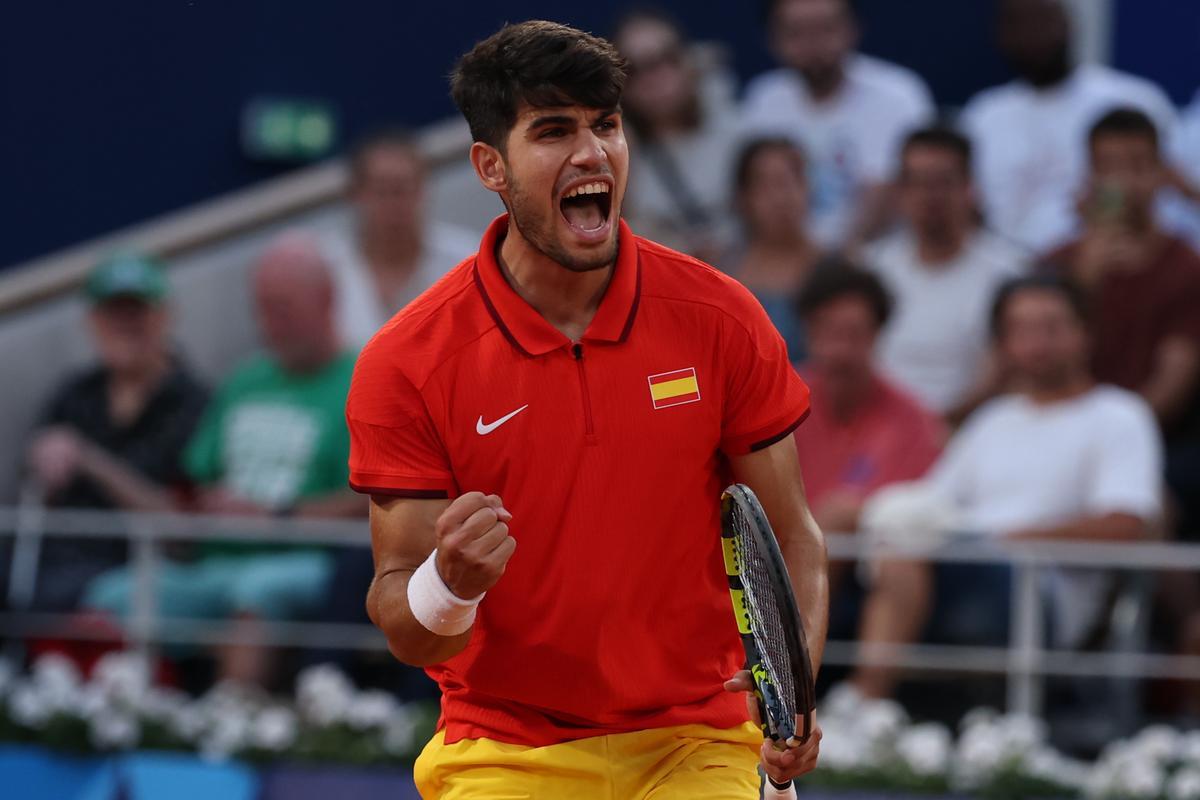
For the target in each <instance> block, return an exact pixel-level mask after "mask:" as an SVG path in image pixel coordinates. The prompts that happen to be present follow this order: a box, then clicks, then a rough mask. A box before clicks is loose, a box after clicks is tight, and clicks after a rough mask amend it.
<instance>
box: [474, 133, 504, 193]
mask: <svg viewBox="0 0 1200 800" xmlns="http://www.w3.org/2000/svg"><path fill="white" fill-rule="evenodd" d="M471 166H472V167H474V168H475V174H476V175H477V176H479V182H480V183H482V184H483V188H485V189H487V190H489V191H492V192H497V193H499V192H506V191H508V166H507V165H506V164H505V163H504V156H503V155H501V154H500V151H499V150H497V149H496V148H495V147H492V146H491V145H490V144H487V143H485V142H475V143H474V144H472V145H471Z"/></svg>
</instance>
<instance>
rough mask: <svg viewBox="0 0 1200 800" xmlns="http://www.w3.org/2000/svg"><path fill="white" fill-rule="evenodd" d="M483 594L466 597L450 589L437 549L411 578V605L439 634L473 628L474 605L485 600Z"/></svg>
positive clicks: (418, 620)
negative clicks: (438, 566)
mask: <svg viewBox="0 0 1200 800" xmlns="http://www.w3.org/2000/svg"><path fill="white" fill-rule="evenodd" d="M483 594H487V592H484V593H483ZM483 594H481V595H479V596H478V597H475V598H472V599H471V600H463V599H462V598H461V597H459V596H458V595H456V594H455V593H454V592H452V591H450V587H449V586H447V585H446V582H445V581H443V580H442V576H441V575H439V574H438V571H437V550H436V549H435V550H434V551H433V552H432V553H430V554H429V558H427V559H425V561H424V562H423V563H422V564H421V566H419V567H417V571H416V572H414V573H413V574H412V577H411V578H409V579H408V607H409V608H410V609H411V610H412V615H413V616H414V617H416V618H417V622H419V623H421V624H422V625H423V626H425V628H426V629H427V630H429V631H430V632H431V633H436V634H437V635H438V636H457V635H458V634H460V633H462V632H463V631H465V630H467V629H468V628H470V627H471V625H472V624H474V622H475V608H476V606H478V605H479V601H480V600H482V599H483Z"/></svg>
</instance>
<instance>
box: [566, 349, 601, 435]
mask: <svg viewBox="0 0 1200 800" xmlns="http://www.w3.org/2000/svg"><path fill="white" fill-rule="evenodd" d="M571 354H572V355H574V356H575V366H576V367H578V368H579V393H580V394H581V395H583V431H584V433H586V434H587V435H588V436H595V435H596V429H595V427H594V426H593V424H592V396H591V394H590V393H589V392H588V382H587V370H585V369H584V368H583V345H581V344H573V345H571Z"/></svg>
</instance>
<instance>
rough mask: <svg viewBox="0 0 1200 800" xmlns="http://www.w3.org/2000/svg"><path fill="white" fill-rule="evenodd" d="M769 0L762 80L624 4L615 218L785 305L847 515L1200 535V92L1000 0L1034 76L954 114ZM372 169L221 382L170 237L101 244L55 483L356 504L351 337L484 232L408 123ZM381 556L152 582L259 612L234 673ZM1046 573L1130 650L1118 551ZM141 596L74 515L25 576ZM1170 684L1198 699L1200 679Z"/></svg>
mask: <svg viewBox="0 0 1200 800" xmlns="http://www.w3.org/2000/svg"><path fill="white" fill-rule="evenodd" d="M765 19H766V22H765V24H766V32H767V39H768V40H769V43H770V47H771V52H772V55H773V56H774V58H775V59H776V61H777V62H778V67H777V68H775V69H772V70H770V71H768V72H766V73H764V74H761V75H758V76H757V77H755V78H753V79H752V80H750V81H749V82H748V83H747V84H746V85H745V86H744V87H740V89H739V87H738V85H737V81H736V80H735V79H734V78H733V77H732V74H731V73H730V72H729V71H728V70H727V68H726V67H725V65H724V64H723V63H722V62H721V60H720V59H719V58H716V57H714V54H713V50H712V49H711V48H708V47H705V46H703V45H701V44H697V43H695V42H692V41H690V40H689V39H688V37H687V34H686V33H685V31H684V30H683V29H682V28H681V26H680V25H679V24H677V23H676V22H675V21H674V20H672V19H670V18H669V17H667V16H665V15H663V14H661V13H658V12H654V11H637V12H632V13H630V14H628V15H627V16H625V17H623V18H622V19H621V20H619V21H618V23H617V24H616V25H615V27H614V28H613V30H612V31H611V37H612V39H613V41H614V42H615V43H616V45H617V47H618V48H619V49H620V50H621V52H622V53H623V54H624V55H625V56H626V58H627V60H628V66H629V78H628V84H627V87H626V92H625V96H624V103H623V111H624V119H625V126H626V132H627V136H628V138H629V140H630V149H631V153H632V159H631V176H630V184H629V185H630V189H629V193H628V196H627V198H626V207H625V216H626V217H627V219H628V220H629V222H630V225H631V226H632V227H633V229H634V231H635V232H637V233H639V234H641V235H643V236H646V237H648V238H651V239H655V240H657V241H661V242H663V243H665V244H667V245H669V246H672V247H675V248H677V249H680V250H683V251H685V252H688V253H691V254H693V255H695V256H697V257H698V258H700V259H702V260H704V261H707V262H708V263H711V264H713V265H715V266H717V267H718V268H720V269H722V270H724V271H726V272H728V273H730V274H731V275H733V276H735V277H736V278H738V279H739V280H740V281H742V282H743V283H744V284H745V285H746V286H747V287H749V288H750V289H751V290H752V291H753V292H754V294H755V295H756V296H757V297H758V298H759V300H760V301H761V302H762V304H763V306H764V308H765V309H766V310H767V312H768V314H769V315H770V317H771V319H772V320H773V321H774V322H775V324H776V326H777V328H778V329H779V332H780V334H781V335H782V336H783V337H784V339H785V341H786V342H787V345H788V348H789V352H790V353H791V356H792V358H793V360H794V361H795V363H796V365H797V369H799V370H800V372H801V374H802V375H803V376H804V377H805V379H806V380H807V381H808V383H809V384H810V385H811V387H812V390H813V392H812V396H813V409H812V414H811V417H810V418H809V420H808V421H807V422H806V423H805V424H804V425H802V426H801V427H800V429H799V430H798V432H797V434H796V437H797V443H798V447H799V452H800V457H801V462H802V465H803V470H804V475H805V480H806V483H807V491H808V497H809V500H810V503H811V505H812V508H813V510H814V513H815V515H816V517H817V519H818V521H819V522H820V523H821V525H822V527H823V528H824V529H825V530H826V531H828V532H854V531H860V530H863V529H878V530H879V531H880V535H884V534H887V535H896V534H895V532H891V533H889V532H888V531H887V530H886V529H887V528H888V527H889V520H890V521H891V526H892V527H896V524H897V523H896V521H897V520H907V521H908V522H909V523H912V521H913V520H925V521H927V522H928V524H930V525H933V524H934V521H936V524H937V525H940V526H942V527H946V528H950V529H953V530H955V531H958V532H960V533H963V534H966V535H972V536H976V537H982V538H984V540H985V541H989V542H993V543H995V545H996V546H997V547H998V548H1000V547H1004V546H1008V545H1009V544H1010V543H1013V542H1018V541H1054V540H1059V541H1070V540H1082V541H1102V540H1103V541H1145V540H1153V539H1158V538H1163V537H1167V538H1171V537H1178V538H1183V539H1191V540H1195V539H1196V538H1197V537H1198V536H1200V256H1198V255H1197V253H1196V250H1195V249H1194V248H1196V247H1197V246H1200V189H1198V188H1197V187H1198V186H1200V103H1198V104H1197V105H1196V106H1195V107H1194V108H1191V109H1184V110H1182V111H1181V110H1177V109H1176V108H1175V107H1174V106H1173V105H1172V104H1171V102H1170V101H1169V100H1168V99H1167V97H1166V96H1165V94H1164V93H1163V92H1162V91H1161V90H1160V89H1159V88H1158V87H1157V86H1155V85H1154V84H1153V83H1151V82H1149V81H1147V80H1144V79H1142V78H1140V77H1137V76H1134V75H1130V74H1126V73H1122V72H1119V71H1117V70H1115V69H1112V68H1109V67H1105V66H1100V65H1094V64H1076V63H1074V62H1073V60H1072V58H1071V38H1072V31H1071V19H1070V16H1069V15H1068V13H1067V11H1066V10H1065V8H1064V6H1063V4H1062V3H1061V2H1059V0H998V2H997V15H996V45H997V47H998V48H999V50H1000V52H1001V53H1002V54H1003V56H1004V57H1005V58H1006V59H1007V61H1008V63H1009V65H1010V66H1011V68H1012V71H1013V72H1014V73H1015V75H1016V76H1017V77H1016V78H1015V79H1014V80H1012V81H1011V82H1009V83H1006V84H1004V85H1001V86H997V87H994V88H990V89H987V90H985V91H983V92H981V93H980V94H978V95H977V96H976V97H974V98H972V99H971V100H970V101H969V102H968V103H967V105H966V106H965V107H964V108H963V109H961V111H960V112H959V113H955V114H953V115H942V114H939V110H938V108H937V107H936V106H935V104H934V101H933V98H932V95H931V93H930V91H929V89H928V87H927V86H926V85H925V83H924V82H923V80H922V79H921V77H920V76H919V75H917V74H916V73H914V72H912V71H911V70H909V69H906V68H905V67H903V66H901V65H898V64H893V63H888V62H885V61H882V60H879V59H876V58H872V57H870V56H867V55H864V54H862V53H860V52H858V51H857V49H856V44H857V38H858V35H857V34H858V20H857V19H856V17H855V12H854V8H853V4H852V3H851V2H850V0H772V2H769V3H767V14H766V18H765ZM350 166H351V170H350V174H351V180H350V184H349V189H348V195H347V200H348V203H349V205H350V206H351V207H352V209H353V211H354V219H355V223H354V226H353V227H352V228H350V229H347V230H345V231H342V232H337V233H329V232H324V233H315V232H305V231H291V232H288V233H286V234H284V235H282V236H281V237H279V238H278V239H277V240H275V241H274V242H272V243H271V244H270V245H269V246H268V247H267V248H266V249H265V251H264V252H263V253H262V254H261V255H260V256H259V258H258V262H257V264H256V266H255V268H254V270H253V278H252V283H251V285H250V286H247V287H245V290H246V291H249V292H252V293H253V297H254V302H255V308H256V313H257V318H258V322H259V325H260V328H261V332H262V341H263V343H264V345H265V349H264V352H262V353H260V354H256V355H254V356H252V357H250V358H248V359H247V360H246V361H245V362H244V363H243V364H242V365H241V366H240V367H239V368H237V369H236V370H235V371H234V372H233V373H232V374H230V375H229V376H227V377H226V379H225V380H224V381H222V382H221V383H220V385H218V386H216V387H213V388H212V389H211V390H210V389H209V388H207V387H204V386H202V385H201V383H200V382H199V381H198V380H197V379H196V378H195V377H194V376H193V375H192V374H191V373H190V372H189V369H188V365H187V360H186V356H185V354H183V353H180V352H178V350H177V349H175V348H174V347H173V345H172V339H171V335H170V329H171V325H170V308H171V298H170V296H169V292H168V289H167V283H166V280H165V277H164V269H163V265H161V264H158V263H156V262H155V261H154V260H153V259H150V258H148V257H145V256H141V255H137V254H122V255H118V256H115V257H113V258H111V259H109V260H107V261H106V262H104V263H102V264H100V265H98V266H97V267H96V268H95V270H94V271H93V272H92V274H91V276H90V278H89V280H88V282H87V285H86V293H87V297H88V299H89V302H90V309H91V311H90V317H89V320H90V325H91V331H92V338H93V339H94V342H95V345H96V350H97V352H98V354H99V362H98V363H97V364H96V365H95V367H94V368H92V369H90V370H88V371H87V372H85V373H82V374H79V375H74V376H70V377H69V378H67V379H66V380H65V381H64V382H63V384H62V386H61V388H60V389H59V391H58V392H57V393H56V394H55V395H54V397H53V398H52V399H50V400H49V402H48V403H47V404H46V406H45V409H44V413H43V414H42V418H41V424H40V426H39V427H38V429H37V430H36V431H34V432H32V434H31V438H30V445H29V448H28V454H27V456H28V459H27V460H28V465H29V472H30V475H31V476H32V477H33V478H34V479H36V481H37V483H38V484H39V485H40V486H41V488H42V490H43V491H44V493H45V498H46V501H47V502H48V503H49V504H51V505H53V506H58V507H85V508H110V509H135V510H167V509H182V510H188V511H193V512H196V513H221V514H231V515H263V516H275V517H280V518H291V517H297V518H298V517H362V516H364V515H365V514H366V501H365V500H364V499H363V498H361V497H359V496H357V495H355V494H353V493H352V492H351V491H350V490H349V488H348V487H347V467H346V460H347V450H348V439H347V432H346V428H345V423H344V419H343V407H344V402H345V395H346V391H347V388H348V384H349V380H350V374H351V371H352V369H353V364H354V354H355V352H356V351H357V350H358V348H360V347H361V346H362V345H363V344H364V343H365V342H366V340H367V339H368V338H369V337H370V336H371V335H372V334H373V332H374V331H375V330H376V329H378V327H379V326H381V325H382V324H383V323H384V322H385V321H386V320H387V319H388V318H389V317H390V316H391V315H392V314H393V313H394V312H395V311H396V310H398V309H399V308H401V307H402V306H404V305H405V304H406V303H407V302H409V301H410V300H412V299H413V298H414V297H416V296H417V295H418V294H419V293H420V292H422V291H423V290H424V289H425V288H427V287H428V286H429V285H431V284H432V283H433V282H434V281H435V280H437V278H438V277H439V276H440V275H441V274H443V273H444V272H445V271H446V270H448V269H449V268H450V267H452V266H453V265H454V264H456V263H457V262H459V261H460V260H462V259H463V258H465V257H467V256H469V255H470V254H471V253H473V252H474V250H475V249H476V247H477V244H478V234H479V232H477V231H463V230H458V229H454V228H451V227H448V226H445V225H442V224H439V223H435V222H433V221H431V220H430V219H429V218H428V216H427V214H426V213H425V200H424V184H425V180H426V177H427V175H426V171H427V165H426V164H425V163H423V161H422V157H421V154H420V152H419V150H418V149H417V148H416V146H415V144H414V141H413V140H412V139H411V138H410V137H409V136H407V135H406V134H405V133H404V132H402V131H388V132H383V133H381V134H379V135H377V136H374V137H372V138H370V139H368V140H366V141H364V142H362V143H361V144H360V145H359V146H358V147H357V148H356V149H355V151H354V152H353V153H352V154H351V156H350ZM240 290H241V287H233V288H231V291H240ZM855 567H856V565H852V564H844V563H835V564H834V565H833V567H832V578H833V589H834V602H833V615H832V617H833V635H834V636H840V637H843V638H854V637H857V638H858V639H859V640H861V641H863V642H867V643H872V642H900V643H903V642H916V641H935V642H955V643H976V644H979V643H982V644H999V645H1003V644H1004V643H1005V642H1006V640H1007V637H1008V633H1009V624H1008V615H1009V597H1010V593H1011V583H1012V581H1011V575H1010V573H1009V570H1008V568H1006V567H1003V566H997V565H972V566H965V565H945V564H935V563H933V562H932V561H930V562H922V561H911V560H910V561H903V562H900V561H897V562H890V561H878V562H873V563H870V564H859V565H857V568H855ZM371 574H372V565H371V558H370V554H369V552H368V551H367V549H366V548H365V547H358V548H351V547H347V548H322V547H298V546H281V545H272V546H266V545H263V546H248V545H245V544H238V543H233V542H218V541H212V542H203V543H200V544H197V545H195V546H194V547H193V548H191V549H190V550H189V551H180V552H175V553H172V560H171V561H170V563H169V564H168V565H166V566H165V567H164V569H163V570H161V572H160V574H159V576H158V586H156V587H155V589H156V593H157V598H158V603H159V607H160V609H161V611H162V613H163V614H165V615H167V616H177V617H199V618H205V619H225V620H229V621H230V624H231V625H232V626H234V627H235V628H238V629H241V630H242V631H243V632H244V635H238V636H235V637H231V641H233V642H234V643H233V644H230V645H229V646H227V647H224V648H222V649H221V650H220V651H219V652H218V653H217V654H216V659H215V662H216V664H217V667H216V674H217V676H218V677H224V678H228V679H231V680H236V681H239V682H244V683H252V684H268V685H269V684H270V683H271V682H272V681H277V680H278V679H279V678H278V671H279V665H278V664H277V663H273V662H272V659H271V658H270V657H269V654H268V652H267V651H266V649H265V648H262V647H260V646H257V645H255V644H254V636H253V630H254V628H255V626H256V625H259V624H261V623H262V621H264V620H295V619H316V620H321V621H329V622H351V621H352V622H365V621H366V615H365V612H364V610H363V598H364V596H365V594H366V589H367V585H368V583H369V581H370V579H371ZM1046 577H1047V580H1046V582H1045V586H1044V587H1043V589H1044V594H1045V597H1046V598H1047V601H1048V604H1049V606H1048V607H1049V609H1050V615H1049V622H1050V625H1049V630H1050V635H1051V637H1052V641H1053V644H1054V645H1055V646H1058V647H1065V648H1080V649H1088V648H1098V647H1104V642H1105V634H1106V627H1107V625H1108V620H1109V617H1110V614H1111V608H1112V602H1113V598H1114V597H1115V596H1116V594H1117V592H1119V591H1120V590H1121V588H1122V587H1121V581H1120V580H1119V579H1118V578H1117V577H1116V576H1114V575H1113V574H1110V573H1103V572H1098V571H1090V572H1085V571H1081V570H1059V571H1056V572H1054V573H1052V574H1049V575H1047V576H1046ZM1155 587H1156V590H1155V591H1153V592H1152V593H1151V594H1153V597H1150V596H1149V595H1147V599H1146V602H1153V603H1154V608H1155V614H1156V617H1155V618H1156V620H1157V628H1156V645H1155V646H1157V647H1160V648H1163V649H1166V650H1170V651H1177V652H1188V653H1200V578H1198V576H1195V575H1186V574H1180V575H1175V576H1168V575H1163V576H1160V577H1159V578H1158V580H1157V581H1156V582H1155ZM130 594H131V579H130V572H129V569H128V567H127V553H126V552H125V545H124V544H123V543H121V542H109V541H101V540H71V539H56V540H50V541H49V542H48V543H47V545H46V547H45V549H44V550H43V553H42V559H41V568H40V573H39V579H38V582H37V591H36V593H35V596H34V598H33V607H34V608H35V609H36V610H42V611H66V612H76V611H79V612H85V613H87V614H89V615H91V616H90V618H91V619H93V620H108V621H109V622H107V623H99V622H97V623H96V624H111V625H113V626H114V630H119V620H121V619H122V618H123V617H124V616H126V615H127V614H128V612H129V606H130ZM317 655H321V656H322V657H323V656H326V655H328V654H313V656H312V657H314V658H315V657H317ZM899 677H901V676H900V675H898V674H897V673H896V672H895V671H894V670H891V669H888V668H885V667H880V666H871V667H864V668H862V669H859V670H857V671H855V672H853V673H851V674H849V675H847V676H845V681H844V682H843V683H841V684H840V685H839V686H838V687H837V689H836V691H840V692H845V693H848V694H852V695H854V696H862V697H880V696H888V695H891V694H892V693H894V692H895V690H896V684H897V680H898V679H899ZM414 686H415V684H414ZM410 688H412V690H413V691H421V689H420V688H419V687H418V688H413V687H410ZM1173 697H1174V702H1175V703H1176V709H1175V710H1178V711H1182V712H1186V713H1191V714H1196V715H1200V692H1197V691H1196V690H1195V689H1193V690H1192V691H1191V693H1190V694H1189V693H1188V691H1187V687H1178V688H1177V691H1173Z"/></svg>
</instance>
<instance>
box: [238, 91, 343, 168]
mask: <svg viewBox="0 0 1200 800" xmlns="http://www.w3.org/2000/svg"><path fill="white" fill-rule="evenodd" d="M336 139H337V120H336V117H335V115H334V112H333V106H332V105H331V104H330V103H326V102H322V101H319V100H297V99H288V98H277V97H270V98H268V97H260V98H256V99H254V100H251V101H250V102H249V103H247V104H246V107H245V109H244V110H243V111H242V150H243V151H244V152H245V154H246V156H247V157H249V158H252V159H254V160H256V161H314V160H316V159H318V158H322V157H323V156H326V155H328V154H329V153H330V152H332V150H333V146H334V144H335V143H336Z"/></svg>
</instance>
